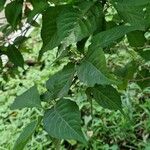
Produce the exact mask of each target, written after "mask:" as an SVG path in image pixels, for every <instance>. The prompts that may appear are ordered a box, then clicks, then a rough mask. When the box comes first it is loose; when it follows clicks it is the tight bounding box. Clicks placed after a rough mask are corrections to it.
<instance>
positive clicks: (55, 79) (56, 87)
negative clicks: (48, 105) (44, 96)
mask: <svg viewBox="0 0 150 150" xmlns="http://www.w3.org/2000/svg"><path fill="white" fill-rule="evenodd" d="M74 73H75V67H74V64H72V63H68V64H67V65H66V66H65V67H64V68H63V69H62V70H61V71H59V72H57V73H56V74H54V75H53V76H51V77H50V78H49V80H48V81H47V82H46V88H47V89H48V97H49V99H50V100H52V99H56V98H62V97H63V96H66V95H67V93H68V91H69V88H70V86H71V83H72V81H73V77H74Z"/></svg>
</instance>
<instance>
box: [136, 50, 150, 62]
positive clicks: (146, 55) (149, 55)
mask: <svg viewBox="0 0 150 150" xmlns="http://www.w3.org/2000/svg"><path fill="white" fill-rule="evenodd" d="M138 53H139V54H140V56H141V57H142V58H143V59H145V60H146V61H150V49H148V50H139V51H138Z"/></svg>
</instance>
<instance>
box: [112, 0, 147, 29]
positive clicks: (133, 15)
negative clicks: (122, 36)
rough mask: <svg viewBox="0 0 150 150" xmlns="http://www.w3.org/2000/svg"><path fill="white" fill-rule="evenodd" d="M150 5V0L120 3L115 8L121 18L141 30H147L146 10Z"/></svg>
mask: <svg viewBox="0 0 150 150" xmlns="http://www.w3.org/2000/svg"><path fill="white" fill-rule="evenodd" d="M148 4H150V1H149V0H145V1H143V0H142V1H140V0H134V1H133V0H132V1H125V0H124V1H122V0H121V1H118V2H117V3H115V5H114V6H115V8H116V9H117V11H118V14H119V15H120V16H121V18H122V19H123V20H124V21H125V22H126V23H129V24H130V25H132V26H137V27H138V28H139V29H141V30H145V29H146V28H147V20H146V19H145V18H146V17H145V14H146V13H145V8H146V7H147V6H148Z"/></svg>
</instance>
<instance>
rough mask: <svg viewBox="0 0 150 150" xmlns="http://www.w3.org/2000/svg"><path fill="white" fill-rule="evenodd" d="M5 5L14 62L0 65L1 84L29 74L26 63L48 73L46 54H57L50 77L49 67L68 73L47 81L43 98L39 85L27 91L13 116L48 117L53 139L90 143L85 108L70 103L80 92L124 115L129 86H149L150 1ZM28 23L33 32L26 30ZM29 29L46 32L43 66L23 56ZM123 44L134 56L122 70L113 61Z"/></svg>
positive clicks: (18, 1) (51, 0)
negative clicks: (27, 111) (26, 111)
mask: <svg viewBox="0 0 150 150" xmlns="http://www.w3.org/2000/svg"><path fill="white" fill-rule="evenodd" d="M4 4H5V1H1V2H0V10H2V9H3V8H4V9H5V11H4V12H5V17H6V19H7V23H8V25H5V26H4V27H3V28H2V29H1V30H2V38H1V39H0V44H1V45H0V56H1V57H2V58H3V54H4V55H7V56H8V62H6V64H4V63H3V60H2V62H1V63H0V66H1V72H2V77H3V78H5V77H7V76H8V77H9V75H10V76H14V77H15V76H16V75H17V73H18V76H22V75H24V74H26V71H27V70H28V68H27V67H26V65H25V63H27V64H28V65H29V66H34V65H40V66H41V67H40V70H41V71H42V70H43V68H44V67H45V63H46V62H48V61H49V60H48V59H49V58H48V57H46V59H45V58H44V53H45V54H47V53H48V52H49V51H53V52H54V51H55V52H56V51H57V52H56V53H55V54H56V56H55V60H54V61H53V62H52V64H51V65H49V67H48V68H47V70H48V71H49V70H51V68H50V67H51V66H53V67H54V68H55V69H56V68H57V66H60V64H62V66H64V67H63V68H62V69H60V70H59V71H57V69H56V73H53V75H50V77H49V79H48V80H47V81H46V79H45V81H44V82H46V88H45V87H44V86H43V84H44V83H42V86H43V88H45V89H44V90H42V91H40V93H39V92H38V90H37V87H36V86H33V87H31V88H28V90H27V91H26V92H24V93H23V94H22V95H19V96H17V97H16V99H15V101H14V103H13V104H12V106H11V108H12V109H21V108H25V107H27V108H33V107H37V110H38V111H40V112H41V113H43V111H46V112H45V113H44V114H42V116H43V123H44V128H45V130H46V131H47V133H48V135H49V136H50V137H53V138H58V139H65V140H68V139H69V140H70V139H74V140H77V141H80V142H82V143H84V144H85V143H86V142H87V141H86V139H85V137H84V135H83V133H82V129H81V118H80V110H79V108H80V105H79V104H78V105H79V108H78V105H77V101H76V100H73V101H72V100H69V99H72V98H73V96H74V91H76V90H78V89H79V88H80V87H82V89H83V90H84V91H86V94H87V98H86V99H89V98H92V99H95V101H96V102H98V104H100V105H101V106H102V107H104V108H107V109H110V110H116V111H117V110H119V111H121V112H123V111H122V109H123V107H122V99H121V94H123V92H124V91H123V90H125V89H127V87H128V83H129V82H134V83H137V84H138V85H139V87H140V88H141V89H145V88H147V87H149V86H150V85H149V83H150V82H149V80H150V79H149V77H150V70H149V68H148V67H149V66H148V65H149V64H148V63H149V62H148V61H149V57H148V55H149V50H145V49H146V48H147V47H148V43H149V39H148V37H146V34H147V33H149V28H150V21H149V18H150V2H149V0H143V1H140V0H135V1H133V0H131V1H127V0H123V1H121V0H112V1H107V0H100V1H99V0H94V1H92V0H82V1H78V0H62V1H61V0H44V1H40V0H38V1H34V0H28V1H23V0H13V1H11V2H10V3H8V4H6V7H4ZM109 10H111V11H112V12H111V13H109ZM40 14H41V17H42V19H41V18H40ZM37 18H38V19H37ZM41 21H42V22H41ZM37 22H38V23H37ZM24 24H26V25H29V26H28V27H25V30H24V29H23V28H24ZM38 24H39V25H38ZM40 25H42V27H41V26H40ZM31 26H35V27H40V28H41V32H40V34H41V39H42V42H43V45H42V47H40V46H39V47H37V49H36V53H39V54H38V58H39V59H37V58H36V60H35V61H28V60H26V61H24V57H23V55H25V54H24V53H23V51H24V49H27V46H25V44H26V40H27V39H28V38H26V36H27V33H28V31H29V29H30V28H31ZM17 30H20V32H21V35H19V36H17V37H16V38H14V39H13V38H12V41H11V40H10V41H11V42H10V41H9V36H12V35H13V34H14V31H17ZM6 39H8V40H6ZM123 44H124V45H123ZM122 45H123V47H126V46H128V47H127V48H126V52H128V53H130V55H131V57H130V58H129V60H128V62H124V61H123V60H120V64H119V63H118V64H116V63H115V62H113V61H111V60H110V58H112V60H113V55H117V54H118V49H119V47H121V46H122ZM114 49H115V51H113V50H114ZM131 49H132V50H131ZM27 55H29V53H27ZM139 56H141V57H139ZM118 59H119V58H118ZM0 60H1V59H0ZM143 63H144V66H143ZM65 64H67V65H65ZM145 64H146V65H145ZM60 68H61V67H60ZM36 79H38V75H37V76H36V78H35V80H36ZM119 90H120V92H119ZM42 101H44V103H43V102H42ZM47 107H49V109H48V110H47ZM39 108H43V109H39ZM91 109H93V105H92V102H91ZM81 111H82V110H81ZM127 118H128V117H127ZM35 126H36V122H33V123H31V124H29V126H28V127H27V128H25V130H24V131H23V133H22V134H21V135H20V138H19V139H18V141H17V142H16V145H15V149H18V145H19V144H21V143H23V144H22V146H23V147H24V145H25V144H26V142H27V141H28V137H31V134H32V133H33V131H34V130H35ZM28 128H31V129H30V130H31V132H30V133H29V132H28V131H27V130H28ZM22 140H24V141H22ZM16 146H17V148H16ZM23 147H21V146H19V148H23Z"/></svg>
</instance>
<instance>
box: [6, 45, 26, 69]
mask: <svg viewBox="0 0 150 150" xmlns="http://www.w3.org/2000/svg"><path fill="white" fill-rule="evenodd" d="M7 56H8V58H9V60H10V61H11V62H12V63H13V64H14V65H15V67H18V66H19V67H22V68H23V66H24V59H23V56H22V54H21V53H20V51H19V50H18V49H17V48H16V47H15V46H13V45H11V46H9V47H8V49H7Z"/></svg>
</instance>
